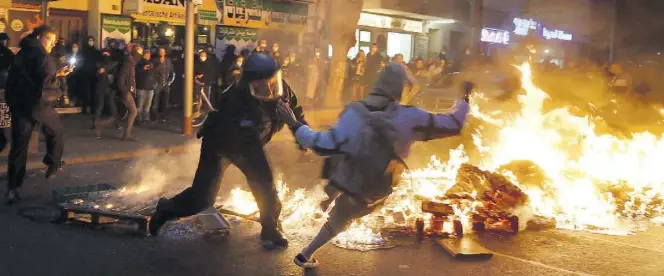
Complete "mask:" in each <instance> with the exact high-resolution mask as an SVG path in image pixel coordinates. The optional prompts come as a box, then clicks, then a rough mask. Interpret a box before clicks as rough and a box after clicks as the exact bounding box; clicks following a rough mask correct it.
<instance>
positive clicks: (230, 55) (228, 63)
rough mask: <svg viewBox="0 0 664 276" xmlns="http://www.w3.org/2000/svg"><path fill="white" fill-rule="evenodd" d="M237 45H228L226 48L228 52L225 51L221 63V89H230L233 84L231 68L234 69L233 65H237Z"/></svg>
mask: <svg viewBox="0 0 664 276" xmlns="http://www.w3.org/2000/svg"><path fill="white" fill-rule="evenodd" d="M236 49H237V48H235V45H232V44H230V45H228V46H226V51H224V57H222V59H221V63H219V75H220V76H221V87H222V88H225V87H228V86H229V85H230V84H231V81H230V76H231V75H230V74H229V73H230V70H231V67H233V64H235V61H236V60H237V56H236V55H235V50H236Z"/></svg>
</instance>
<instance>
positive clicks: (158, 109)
mask: <svg viewBox="0 0 664 276" xmlns="http://www.w3.org/2000/svg"><path fill="white" fill-rule="evenodd" d="M169 97H170V87H168V85H158V86H157V88H156V89H155V90H154V97H153V98H152V116H153V117H154V119H155V120H161V119H162V118H163V117H164V115H165V114H164V113H165V112H166V109H167V107H168V101H169Z"/></svg>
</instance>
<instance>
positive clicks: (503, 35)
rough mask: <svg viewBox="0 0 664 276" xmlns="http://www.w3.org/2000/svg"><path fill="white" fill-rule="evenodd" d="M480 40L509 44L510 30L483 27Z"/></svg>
mask: <svg viewBox="0 0 664 276" xmlns="http://www.w3.org/2000/svg"><path fill="white" fill-rule="evenodd" d="M480 40H481V41H483V42H488V43H496V44H509V43H510V32H509V31H505V30H498V29H491V28H483V29H482V37H481V38H480Z"/></svg>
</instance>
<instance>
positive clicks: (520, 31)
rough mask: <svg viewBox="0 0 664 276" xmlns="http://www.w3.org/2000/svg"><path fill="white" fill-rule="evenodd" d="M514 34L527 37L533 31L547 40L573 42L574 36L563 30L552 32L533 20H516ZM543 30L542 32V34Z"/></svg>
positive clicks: (514, 21)
mask: <svg viewBox="0 0 664 276" xmlns="http://www.w3.org/2000/svg"><path fill="white" fill-rule="evenodd" d="M512 22H513V23H514V34H516V35H520V36H527V35H528V34H529V33H530V31H531V30H533V31H535V32H537V33H538V34H540V35H541V36H543V37H544V38H546V39H558V40H567V41H569V40H572V38H573V35H572V34H570V33H567V32H565V31H561V30H552V29H547V28H545V27H543V26H542V25H541V24H540V23H539V22H537V21H535V20H532V19H523V18H514V20H513V21H512ZM540 30H541V32H540Z"/></svg>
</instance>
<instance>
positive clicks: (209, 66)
mask: <svg viewBox="0 0 664 276" xmlns="http://www.w3.org/2000/svg"><path fill="white" fill-rule="evenodd" d="M217 66H219V64H218V61H217V60H216V59H212V58H211V57H208V59H206V60H205V61H201V60H200V59H199V60H198V61H197V62H196V65H195V68H194V69H195V70H194V71H196V75H198V74H203V79H202V81H203V82H204V83H205V85H216V82H217V78H219V75H218V74H219V73H218V70H217Z"/></svg>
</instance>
